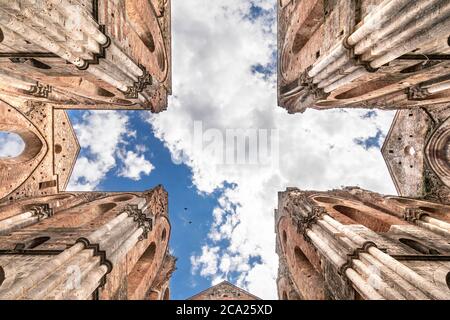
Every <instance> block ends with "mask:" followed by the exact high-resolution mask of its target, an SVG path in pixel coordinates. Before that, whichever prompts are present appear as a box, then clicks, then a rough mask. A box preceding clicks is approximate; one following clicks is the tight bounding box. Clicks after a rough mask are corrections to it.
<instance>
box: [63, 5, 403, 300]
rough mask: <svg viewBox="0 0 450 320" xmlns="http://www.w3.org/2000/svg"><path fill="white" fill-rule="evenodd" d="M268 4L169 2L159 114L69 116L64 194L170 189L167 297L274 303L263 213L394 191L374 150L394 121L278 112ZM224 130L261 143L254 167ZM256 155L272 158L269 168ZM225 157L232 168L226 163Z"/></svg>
mask: <svg viewBox="0 0 450 320" xmlns="http://www.w3.org/2000/svg"><path fill="white" fill-rule="evenodd" d="M275 5H276V1H275V0H273V1H269V0H248V1H242V0H215V1H211V0H184V1H173V2H172V15H173V16H172V39H173V61H172V63H173V95H172V96H171V97H170V99H169V107H168V110H167V111H164V112H162V113H160V114H156V115H151V114H149V113H147V112H144V111H129V112H122V111H121V112H114V111H98V112H92V111H88V112H82V111H71V112H70V118H71V120H72V122H73V124H74V128H75V130H76V132H77V136H78V139H79V141H80V144H81V146H82V151H81V153H80V155H79V158H78V161H77V164H76V167H75V170H74V172H73V175H72V179H71V182H70V188H71V189H72V190H104V191H128V190H132V191H141V190H145V189H148V188H151V187H153V186H155V185H157V184H163V185H164V187H165V188H166V189H167V190H168V192H169V215H170V218H171V223H172V235H171V242H170V246H171V250H172V251H173V253H174V255H175V256H177V257H178V261H177V268H178V270H177V271H176V272H175V274H174V275H173V278H172V283H171V293H172V298H174V299H184V298H187V297H189V296H191V295H193V294H195V293H197V292H200V291H202V290H203V289H205V288H207V287H209V286H210V285H212V284H215V283H218V282H219V281H221V280H224V279H227V280H230V281H231V282H233V283H235V284H237V285H238V286H241V287H243V288H244V289H247V290H249V291H250V292H252V293H253V294H255V295H257V296H260V297H262V298H275V297H276V296H277V293H276V282H275V280H276V275H277V268H278V260H277V256H276V254H275V234H274V221H273V210H274V208H275V207H276V205H277V203H276V200H277V192H278V191H281V190H284V189H285V188H286V187H288V186H297V187H300V188H303V189H315V190H327V189H331V188H338V187H340V186H344V185H359V186H361V187H364V188H367V189H371V190H374V191H378V192H383V193H394V192H395V188H394V186H393V184H392V181H391V179H390V177H389V174H388V171H387V168H386V166H385V164H384V161H383V159H382V156H381V154H380V150H379V148H380V146H381V145H382V142H383V139H384V136H385V134H386V132H387V131H388V129H389V126H390V123H391V121H392V117H393V113H392V112H378V111H377V112H375V111H368V110H343V109H337V110H329V111H315V110H307V111H306V112H305V113H303V114H295V115H289V114H287V112H286V111H285V110H283V109H281V108H279V107H277V101H276V100H277V99H276V73H275V70H276V25H275V22H276V19H275V17H276V15H275V14H276V10H275ZM199 124H200V128H201V130H200V131H199V130H198V128H199ZM196 128H197V129H196ZM230 130H244V131H245V132H246V133H248V132H250V133H255V134H262V136H261V135H258V136H257V139H256V141H257V142H258V149H257V151H258V154H257V155H258V157H257V161H256V162H251V161H250V160H249V159H250V158H251V156H250V150H252V149H251V147H250V142H248V143H249V144H247V146H246V147H245V148H244V149H243V150H245V153H246V156H248V157H247V158H245V161H247V160H248V163H247V162H245V163H242V162H239V161H238V160H236V159H235V158H234V155H235V152H236V154H238V153H239V148H238V146H237V145H236V144H234V142H235V140H233V141H231V140H230V139H228V138H227V137H228V136H227V133H228V132H229V131H230ZM264 137H266V139H263V138H264ZM248 141H250V140H248ZM231 142H233V143H231ZM261 146H267V147H268V150H270V151H269V153H268V154H267V156H266V157H265V160H269V161H268V162H265V161H262V160H261V154H260V152H261ZM269 146H270V148H269ZM273 146H275V147H276V148H275V149H273V148H272V147H273ZM222 151H223V154H222ZM230 151H231V154H233V159H231V160H232V161H231V162H230V159H228V160H227V159H225V158H226V156H224V154H225V155H226V154H228V153H227V152H230ZM185 208H186V210H185ZM189 222H191V223H189Z"/></svg>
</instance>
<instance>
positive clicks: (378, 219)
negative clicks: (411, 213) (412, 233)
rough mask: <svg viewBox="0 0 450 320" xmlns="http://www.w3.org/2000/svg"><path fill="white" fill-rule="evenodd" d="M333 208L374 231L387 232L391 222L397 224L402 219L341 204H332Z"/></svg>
mask: <svg viewBox="0 0 450 320" xmlns="http://www.w3.org/2000/svg"><path fill="white" fill-rule="evenodd" d="M333 209H334V210H336V211H337V212H339V213H341V214H343V215H345V216H347V217H348V218H350V219H352V220H353V221H355V222H356V223H359V224H362V225H363V226H365V227H367V228H369V229H370V230H373V231H375V232H387V231H389V229H390V227H391V224H392V223H393V222H396V223H398V224H401V223H402V221H395V220H396V219H395V217H391V216H389V215H387V214H385V213H381V212H380V213H379V214H377V213H375V212H364V211H361V210H358V209H356V208H352V207H347V206H341V205H338V206H334V207H333Z"/></svg>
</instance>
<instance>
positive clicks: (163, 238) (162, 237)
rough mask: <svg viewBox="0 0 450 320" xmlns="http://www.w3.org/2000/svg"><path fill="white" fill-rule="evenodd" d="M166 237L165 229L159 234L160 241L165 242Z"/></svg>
mask: <svg viewBox="0 0 450 320" xmlns="http://www.w3.org/2000/svg"><path fill="white" fill-rule="evenodd" d="M166 236H167V234H166V229H164V230H163V231H162V232H161V241H164V240H166Z"/></svg>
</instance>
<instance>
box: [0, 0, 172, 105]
mask: <svg viewBox="0 0 450 320" xmlns="http://www.w3.org/2000/svg"><path fill="white" fill-rule="evenodd" d="M170 16H171V15H170V0H151V1H148V0H120V1H111V0H95V1H92V0H63V1H60V0H45V1H30V0H20V1H2V3H1V4H0V99H2V100H5V97H6V96H7V97H8V98H7V99H6V100H8V101H11V100H12V99H13V98H15V99H19V100H23V99H26V100H27V101H29V102H30V103H31V102H34V103H36V104H39V103H50V104H52V105H56V106H57V107H58V108H64V109H73V108H79V109H83V108H88V109H148V110H151V111H153V112H159V111H162V110H165V109H166V107H167V95H168V94H170V93H171V37H170V32H171V31H170V28H171V23H170ZM20 98H22V99H20Z"/></svg>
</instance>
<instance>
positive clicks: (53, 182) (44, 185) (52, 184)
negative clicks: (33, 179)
mask: <svg viewBox="0 0 450 320" xmlns="http://www.w3.org/2000/svg"><path fill="white" fill-rule="evenodd" d="M53 187H56V180H50V181H44V182H39V190H42V189H48V188H53Z"/></svg>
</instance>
